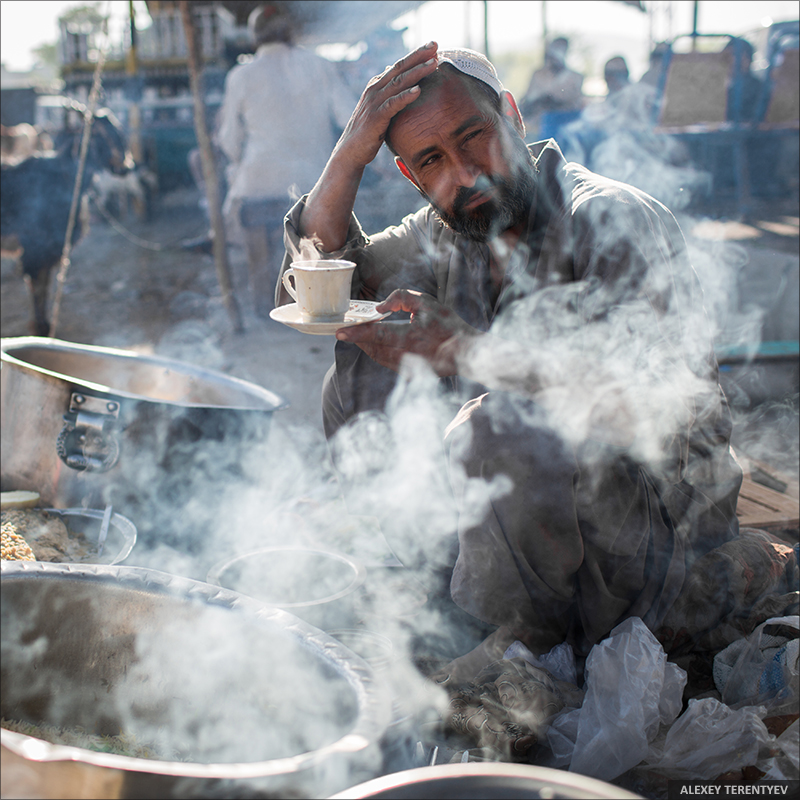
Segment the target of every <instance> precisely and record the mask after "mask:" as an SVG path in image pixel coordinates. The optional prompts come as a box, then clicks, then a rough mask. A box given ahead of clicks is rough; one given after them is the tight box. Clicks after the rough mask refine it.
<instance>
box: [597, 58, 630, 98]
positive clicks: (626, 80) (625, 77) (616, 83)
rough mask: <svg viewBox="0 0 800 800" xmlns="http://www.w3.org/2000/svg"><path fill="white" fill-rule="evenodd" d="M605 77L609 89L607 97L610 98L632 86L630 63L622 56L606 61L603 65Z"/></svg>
mask: <svg viewBox="0 0 800 800" xmlns="http://www.w3.org/2000/svg"><path fill="white" fill-rule="evenodd" d="M603 79H604V80H605V82H606V89H607V90H608V92H607V95H606V99H609V98H611V97H613V96H614V95H616V94H617V93H619V92H621V91H622V90H623V89H625V88H626V87H628V86H630V83H631V80H630V72H628V63H627V62H626V61H625V59H624V58H623V57H622V56H614V57H613V58H609V59H608V61H606V64H605V66H604V67H603Z"/></svg>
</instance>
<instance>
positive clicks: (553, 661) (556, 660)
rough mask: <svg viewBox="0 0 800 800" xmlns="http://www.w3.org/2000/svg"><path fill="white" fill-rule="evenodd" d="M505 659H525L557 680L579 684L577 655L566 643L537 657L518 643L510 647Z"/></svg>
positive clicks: (504, 655) (504, 656)
mask: <svg viewBox="0 0 800 800" xmlns="http://www.w3.org/2000/svg"><path fill="white" fill-rule="evenodd" d="M503 658H524V659H525V661H527V662H528V663H529V664H531V665H532V666H534V667H537V668H538V669H546V670H547V671H548V672H549V673H550V674H551V675H552V676H553V677H554V678H555V679H556V680H559V681H564V682H566V683H574V684H575V685H577V683H578V670H577V668H576V666H575V653H573V652H572V648H571V647H570V646H569V645H568V644H567V643H566V642H562V643H561V644H558V645H556V646H555V647H554V648H553V649H552V650H551V651H550V652H549V653H547V654H546V655H543V656H535V655H534V654H533V653H531V651H530V650H528V648H527V647H526V646H525V645H524V644H523V643H522V642H520V641H516V642H514V643H512V644H511V645H509V647H508V648H507V649H506V652H505V653H504V654H503Z"/></svg>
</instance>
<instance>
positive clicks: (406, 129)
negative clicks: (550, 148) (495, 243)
mask: <svg viewBox="0 0 800 800" xmlns="http://www.w3.org/2000/svg"><path fill="white" fill-rule="evenodd" d="M392 144H393V146H394V148H395V150H396V151H397V154H398V156H399V157H400V159H401V160H402V161H403V163H404V164H405V166H406V167H407V168H408V171H409V173H410V175H408V176H407V177H409V178H410V179H411V180H412V181H413V183H414V184H415V185H416V186H417V188H418V189H419V191H420V192H421V193H422V195H423V196H424V197H425V198H426V199H427V200H428V201H429V202H430V203H431V205H432V206H433V208H434V209H435V210H436V212H437V214H438V215H439V217H440V218H441V219H442V221H443V222H444V223H445V224H446V225H447V226H448V227H450V228H452V229H453V230H454V231H456V232H457V233H460V234H462V235H464V236H466V237H468V238H470V239H473V240H475V241H479V242H485V241H488V240H489V239H491V238H494V237H495V236H497V235H498V234H500V233H502V232H503V231H505V230H508V229H509V228H514V227H516V226H522V225H524V224H525V223H526V222H527V219H528V215H529V213H530V208H531V204H532V202H533V195H534V187H535V183H534V181H535V178H534V175H535V171H534V167H533V161H532V159H531V156H530V153H529V152H528V149H527V147H525V143H524V142H523V140H522V137H521V136H520V135H519V134H518V133H517V132H516V131H515V129H514V128H513V127H512V125H511V124H509V123H508V122H506V121H505V120H503V118H502V117H501V116H500V115H499V114H498V113H497V111H496V110H495V109H494V107H493V106H492V104H491V102H490V100H489V99H488V98H487V97H485V96H484V95H483V94H482V93H480V92H474V93H471V92H470V91H469V86H468V85H467V82H466V81H464V80H462V79H460V78H459V77H458V76H452V77H451V78H449V79H448V80H446V81H444V82H443V83H442V84H440V85H439V86H436V87H435V88H433V89H431V90H430V91H429V93H428V94H427V95H426V96H425V97H424V98H423V100H422V101H421V102H420V103H419V104H415V105H414V106H413V107H412V108H409V109H407V110H405V111H402V112H401V113H400V114H399V115H398V117H397V118H396V120H395V122H394V126H393V129H392Z"/></svg>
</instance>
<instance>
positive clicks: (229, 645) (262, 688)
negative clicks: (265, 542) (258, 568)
mask: <svg viewBox="0 0 800 800" xmlns="http://www.w3.org/2000/svg"><path fill="white" fill-rule="evenodd" d="M1 574H2V672H1V673H0V678H1V683H2V689H1V691H0V696H1V698H2V715H3V716H4V717H5V718H6V719H14V720H21V721H27V722H30V723H33V724H36V725H43V724H46V725H55V726H58V727H63V728H70V729H74V728H76V726H81V727H83V728H84V729H85V730H86V731H87V732H89V733H95V734H106V735H114V736H118V735H119V734H120V733H125V734H126V735H135V736H136V738H137V740H138V741H140V742H143V743H153V744H156V745H157V749H158V750H159V751H161V753H162V754H163V753H167V754H173V755H172V758H173V760H150V759H144V758H135V757H130V756H125V755H112V754H109V753H98V752H92V751H90V750H87V749H83V748H77V747H67V746H63V745H58V746H57V745H53V744H45V743H44V742H42V741H41V740H40V739H39V738H32V737H30V736H26V735H22V734H18V733H13V732H10V731H7V730H3V731H2V770H0V775H2V782H3V786H2V796H3V797H12V796H13V797H17V796H31V797H34V796H35V797H42V798H52V797H108V798H118V797H119V798H122V797H128V798H146V797H159V798H167V797H226V798H227V797H244V796H247V797H294V796H305V797H321V796H325V795H327V794H329V793H331V791H336V790H338V789H341V788H343V787H344V786H347V785H351V784H353V783H354V782H357V781H358V780H363V779H364V777H368V776H370V775H372V776H374V775H376V774H380V770H379V759H378V758H377V756H378V753H377V752H375V750H376V747H375V745H376V742H377V741H378V739H379V737H380V736H381V734H382V732H383V731H384V730H385V728H386V725H387V724H388V722H389V701H388V700H387V699H386V698H385V697H384V696H383V693H382V692H381V691H380V690H379V686H378V684H377V683H376V682H375V679H374V677H373V674H372V671H371V669H370V668H369V666H368V665H367V664H366V663H365V662H364V661H363V660H361V659H360V658H358V657H357V656H355V655H354V654H353V653H351V652H350V651H349V650H347V649H346V648H345V647H344V646H343V645H341V644H340V643H339V642H337V641H336V640H335V639H333V638H331V637H329V636H327V635H326V634H324V633H323V632H322V631H319V630H318V629H316V628H313V627H312V626H310V625H308V624H307V623H305V622H303V621H302V620H299V619H297V618H296V617H294V616H292V615H291V614H289V613H287V612H285V611H282V610H280V609H276V608H269V607H266V606H264V605H262V604H261V603H258V602H256V601H254V600H252V599H250V598H246V597H243V596H241V595H238V594H236V593H234V592H229V591H225V590H223V589H219V588H218V587H212V586H210V585H208V584H204V583H200V582H197V581H193V580H189V579H185V578H178V577H175V576H172V575H167V574H165V573H161V572H156V571H154V570H145V569H139V568H133V567H106V566H91V567H74V566H69V565H64V564H39V563H32V562H30V563H18V562H3V563H2V572H1ZM174 754H178V755H179V756H180V758H184V759H186V760H177V758H175V757H174ZM162 757H163V756H162ZM21 792H24V793H25V794H24V795H21V794H20V793H21Z"/></svg>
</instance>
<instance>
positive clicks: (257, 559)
mask: <svg viewBox="0 0 800 800" xmlns="http://www.w3.org/2000/svg"><path fill="white" fill-rule="evenodd" d="M366 574H367V571H366V569H365V568H364V566H363V565H362V564H360V563H359V562H358V561H356V560H355V559H353V558H351V557H349V556H346V555H344V554H343V553H337V552H335V551H333V550H324V549H322V548H318V547H301V546H287V547H264V548H262V549H260V550H255V551H253V552H251V553H243V554H241V555H237V556H234V557H233V558H226V559H224V560H222V561H220V562H219V563H218V564H216V565H215V566H213V567H212V568H211V569H210V570H209V572H208V576H207V580H208V582H209V583H213V584H214V585H216V586H222V587H224V588H226V589H231V590H232V591H234V592H240V593H241V594H245V595H247V596H248V597H253V598H255V599H256V600H261V601H262V602H264V603H268V604H269V605H273V606H278V608H282V609H284V610H285V611H289V612H290V613H292V614H295V615H297V616H298V617H300V618H301V619H304V620H305V621H306V622H309V623H311V624H312V625H314V626H316V627H318V628H322V629H323V630H330V629H331V627H334V628H336V627H346V626H349V625H353V624H355V621H356V620H355V592H356V591H357V590H358V589H359V588H360V587H361V585H362V584H363V583H364V579H365V578H366Z"/></svg>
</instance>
